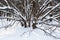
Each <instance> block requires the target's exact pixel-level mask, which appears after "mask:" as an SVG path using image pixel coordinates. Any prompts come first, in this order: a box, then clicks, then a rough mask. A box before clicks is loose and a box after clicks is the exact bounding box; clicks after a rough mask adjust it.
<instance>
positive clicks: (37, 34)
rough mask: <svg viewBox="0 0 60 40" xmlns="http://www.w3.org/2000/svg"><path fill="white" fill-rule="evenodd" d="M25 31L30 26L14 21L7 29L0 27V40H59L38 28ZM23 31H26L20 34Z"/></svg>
mask: <svg viewBox="0 0 60 40" xmlns="http://www.w3.org/2000/svg"><path fill="white" fill-rule="evenodd" d="M17 25H18V26H17ZM16 26H17V27H16ZM27 31H30V28H24V27H21V26H20V24H18V23H16V24H15V25H14V26H13V27H10V28H8V29H7V30H4V29H0V40H60V39H55V38H53V37H51V36H49V35H46V34H45V33H44V32H43V31H42V30H40V29H34V30H33V31H32V32H27ZM24 32H27V33H25V34H23V35H22V33H24Z"/></svg>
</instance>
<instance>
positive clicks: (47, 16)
mask: <svg viewBox="0 0 60 40" xmlns="http://www.w3.org/2000/svg"><path fill="white" fill-rule="evenodd" d="M0 19H1V20H4V19H5V20H7V21H9V22H11V20H12V21H14V22H13V23H12V24H11V23H10V24H7V25H5V26H2V27H0V28H8V27H10V26H13V24H14V23H15V22H16V21H18V22H20V23H21V26H23V27H25V28H27V27H32V28H33V29H36V28H38V29H40V30H43V31H44V32H45V33H46V34H49V35H50V36H52V37H55V38H60V37H57V36H54V35H53V33H54V32H55V31H56V30H58V29H59V28H60V25H59V24H60V1H59V0H0ZM7 21H6V22H7ZM53 22H55V23H56V24H54V23H53ZM38 24H39V25H42V26H43V27H44V28H42V26H41V27H40V26H39V27H38V26H37V25H38ZM59 30H60V29H59Z"/></svg>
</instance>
